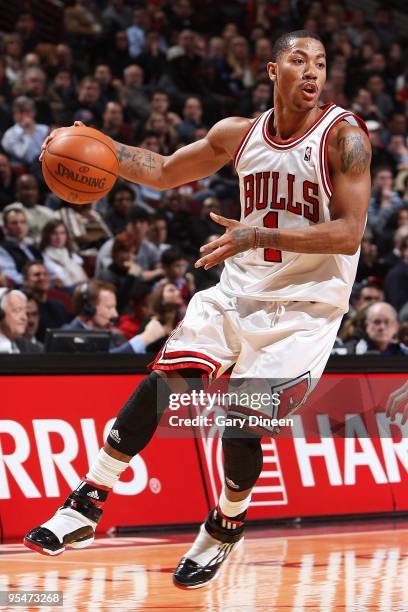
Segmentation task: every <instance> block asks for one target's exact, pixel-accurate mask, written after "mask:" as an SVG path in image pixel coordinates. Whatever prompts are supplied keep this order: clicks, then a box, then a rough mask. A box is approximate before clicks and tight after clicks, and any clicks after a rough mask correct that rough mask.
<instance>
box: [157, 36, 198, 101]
mask: <svg viewBox="0 0 408 612" xmlns="http://www.w3.org/2000/svg"><path fill="white" fill-rule="evenodd" d="M171 51H173V53H172V54H171V55H170V59H169V57H168V60H167V65H166V74H165V76H166V79H164V80H163V82H162V80H161V81H160V83H159V85H160V86H162V87H163V88H165V89H167V90H168V91H169V93H170V95H171V96H172V97H174V98H175V99H177V100H180V101H181V100H182V99H183V95H185V94H187V95H199V94H203V93H204V83H203V81H202V78H201V71H202V65H203V60H202V58H201V57H200V56H199V55H198V54H197V53H196V51H195V38H194V32H192V31H191V30H182V31H181V32H180V34H179V35H178V39H177V47H176V48H172V49H169V53H170V52H171Z"/></svg>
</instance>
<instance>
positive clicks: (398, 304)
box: [385, 237, 408, 312]
mask: <svg viewBox="0 0 408 612" xmlns="http://www.w3.org/2000/svg"><path fill="white" fill-rule="evenodd" d="M400 252H401V261H400V262H399V263H397V264H396V265H395V266H394V267H393V268H391V270H390V271H389V272H388V274H387V276H386V277H385V298H386V300H387V302H389V303H390V304H391V305H392V306H394V308H395V309H396V310H397V312H398V311H399V310H400V309H401V308H402V307H403V306H404V304H405V303H406V302H408V238H407V237H406V238H404V239H403V240H402V241H401V245H400Z"/></svg>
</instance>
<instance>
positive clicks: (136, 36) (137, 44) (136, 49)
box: [127, 7, 149, 59]
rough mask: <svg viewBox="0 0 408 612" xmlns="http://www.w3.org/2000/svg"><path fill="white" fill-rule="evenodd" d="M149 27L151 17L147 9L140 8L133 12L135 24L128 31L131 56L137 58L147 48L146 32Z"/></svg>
mask: <svg viewBox="0 0 408 612" xmlns="http://www.w3.org/2000/svg"><path fill="white" fill-rule="evenodd" d="M148 27H149V16H148V13H147V11H146V9H145V8H142V7H138V8H135V9H134V10H133V23H132V25H131V26H130V27H129V28H128V29H127V37H128V41H129V54H130V56H131V57H132V58H133V59H134V58H137V57H138V56H139V55H140V54H141V52H142V51H143V48H144V46H145V39H146V34H145V33H146V30H147V29H148Z"/></svg>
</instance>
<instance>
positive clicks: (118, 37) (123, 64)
mask: <svg viewBox="0 0 408 612" xmlns="http://www.w3.org/2000/svg"><path fill="white" fill-rule="evenodd" d="M107 58H108V59H107V61H108V64H109V67H110V69H111V71H112V74H113V76H114V78H116V79H120V78H122V74H123V71H124V70H125V68H127V67H128V66H129V65H130V64H131V63H132V61H133V60H132V58H131V57H130V53H129V41H128V37H127V34H126V32H125V31H122V30H120V31H119V32H115V42H114V46H113V48H112V49H110V50H109V51H108V55H107Z"/></svg>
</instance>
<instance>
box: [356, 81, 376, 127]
mask: <svg viewBox="0 0 408 612" xmlns="http://www.w3.org/2000/svg"><path fill="white" fill-rule="evenodd" d="M351 108H352V110H353V112H354V113H356V114H357V115H358V116H359V117H361V118H362V119H364V121H369V120H370V121H379V122H381V121H382V120H383V115H382V113H381V112H380V110H379V109H378V108H377V107H376V106H375V104H373V99H372V96H371V93H370V92H369V91H368V89H364V88H363V87H360V89H359V90H358V92H357V95H356V96H355V98H354V100H353V104H352V106H351Z"/></svg>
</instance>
